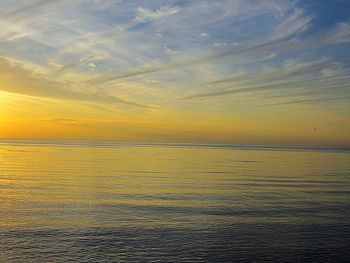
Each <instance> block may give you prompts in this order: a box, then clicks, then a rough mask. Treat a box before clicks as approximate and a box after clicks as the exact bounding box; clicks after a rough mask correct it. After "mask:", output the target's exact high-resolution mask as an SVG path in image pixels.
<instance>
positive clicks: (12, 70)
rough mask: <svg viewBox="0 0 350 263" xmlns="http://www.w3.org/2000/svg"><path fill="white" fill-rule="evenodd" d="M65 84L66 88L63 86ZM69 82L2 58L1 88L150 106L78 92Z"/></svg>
mask: <svg viewBox="0 0 350 263" xmlns="http://www.w3.org/2000/svg"><path fill="white" fill-rule="evenodd" d="M64 86H65V88H63V87H64ZM66 86H67V84H65V83H60V82H55V81H51V80H48V78H46V77H45V76H44V75H42V74H38V73H35V72H34V71H30V70H29V69H26V68H25V67H23V66H22V65H21V64H20V63H18V62H15V61H9V60H7V59H4V58H0V89H1V90H2V91H6V92H9V93H15V94H23V95H28V96H34V97H45V98H53V99H63V100H77V101H86V102H102V103H109V104H124V105H129V106H136V107H144V108H149V106H146V105H143V104H139V103H136V102H132V101H127V100H123V99H120V98H118V97H115V96H109V95H106V94H103V93H99V92H91V93H88V92H86V91H85V92H84V93H82V92H77V91H74V90H72V89H68V87H66Z"/></svg>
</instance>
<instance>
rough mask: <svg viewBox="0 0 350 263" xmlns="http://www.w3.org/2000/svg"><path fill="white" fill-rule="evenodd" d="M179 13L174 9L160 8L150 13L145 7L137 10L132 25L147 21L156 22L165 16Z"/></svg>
mask: <svg viewBox="0 0 350 263" xmlns="http://www.w3.org/2000/svg"><path fill="white" fill-rule="evenodd" d="M178 12H179V9H178V8H176V7H167V6H162V7H160V8H159V9H157V10H155V11H152V10H150V9H148V8H146V7H139V8H137V12H136V15H135V18H134V20H133V22H132V24H139V23H144V22H147V21H152V20H156V19H159V18H162V17H165V16H169V15H173V14H176V13H178Z"/></svg>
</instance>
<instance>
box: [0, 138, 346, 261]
mask: <svg viewBox="0 0 350 263" xmlns="http://www.w3.org/2000/svg"><path fill="white" fill-rule="evenodd" d="M349 245H350V152H349V150H347V149H342V150H337V149H303V148H271V147H270V148H269V147H239V146H227V147H222V146H219V145H186V144H182V145H180V144H179V145H174V144H153V145H152V144H127V143H119V144H118V143H97V142H63V141H62V142H49V141H32V142H29V141H0V262H350V261H349V260H350V246H349Z"/></svg>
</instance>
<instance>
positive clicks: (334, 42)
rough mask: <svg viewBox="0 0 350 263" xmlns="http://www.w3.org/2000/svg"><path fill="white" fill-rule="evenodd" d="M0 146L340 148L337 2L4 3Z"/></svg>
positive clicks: (342, 16)
mask: <svg viewBox="0 0 350 263" xmlns="http://www.w3.org/2000/svg"><path fill="white" fill-rule="evenodd" d="M0 27H1V31H0V105H1V106H0V138H2V139H6V138H25V139H81V140H117V141H138V142H140V141H142V142H191V143H230V144H232V143H233V144H250V145H301V146H303V145H308V146H335V147H349V146H350V107H349V106H350V82H349V80H350V74H349V73H350V57H349V54H350V2H349V1H347V0H343V1H340V0H338V1H337V0H333V1H327V0H303V1H293V0H291V1H285V0H283V1H269V0H259V1H253V0H252V1H250V0H242V1H239V0H232V1H225V0H222V1H220V0H219V1H211V0H210V1H204V0H198V1H188V0H173V1H157V0H152V1H149V0H145V1H143V0H137V1H134V0H75V1H69V0H51V1H47V0H1V1H0Z"/></svg>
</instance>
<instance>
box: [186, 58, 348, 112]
mask: <svg viewBox="0 0 350 263" xmlns="http://www.w3.org/2000/svg"><path fill="white" fill-rule="evenodd" d="M324 72H331V73H328V74H324ZM349 76H350V68H342V67H340V66H339V65H337V64H331V63H329V61H327V60H321V61H316V62H313V63H287V64H285V65H283V67H278V68H269V69H267V70H266V71H265V72H263V73H259V74H255V75H254V74H251V73H250V74H243V75H240V76H237V77H232V78H226V79H221V80H216V81H211V82H207V83H203V84H202V87H210V89H211V90H209V91H205V92H196V93H194V94H190V95H186V96H183V97H182V99H184V100H192V99H199V98H212V97H218V96H224V95H234V94H253V95H259V97H260V98H261V99H265V100H268V99H274V100H276V99H279V100H280V99H285V98H288V102H283V103H282V102H278V103H276V105H283V104H289V103H293V104H294V103H301V102H305V103H307V102H317V101H327V98H330V101H334V100H336V99H339V100H344V98H349V96H350V90H349V81H350V77H349ZM214 87H216V88H214ZM271 92H273V93H275V94H279V95H274V96H272V97H271V96H270V95H269V94H270V93H271ZM265 94H267V95H265ZM340 94H341V95H340ZM300 96H302V97H304V98H303V99H298V100H293V98H297V97H300ZM290 99H292V100H290ZM293 101H296V102H293ZM268 105H270V104H268ZM273 105H275V104H274V103H273Z"/></svg>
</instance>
